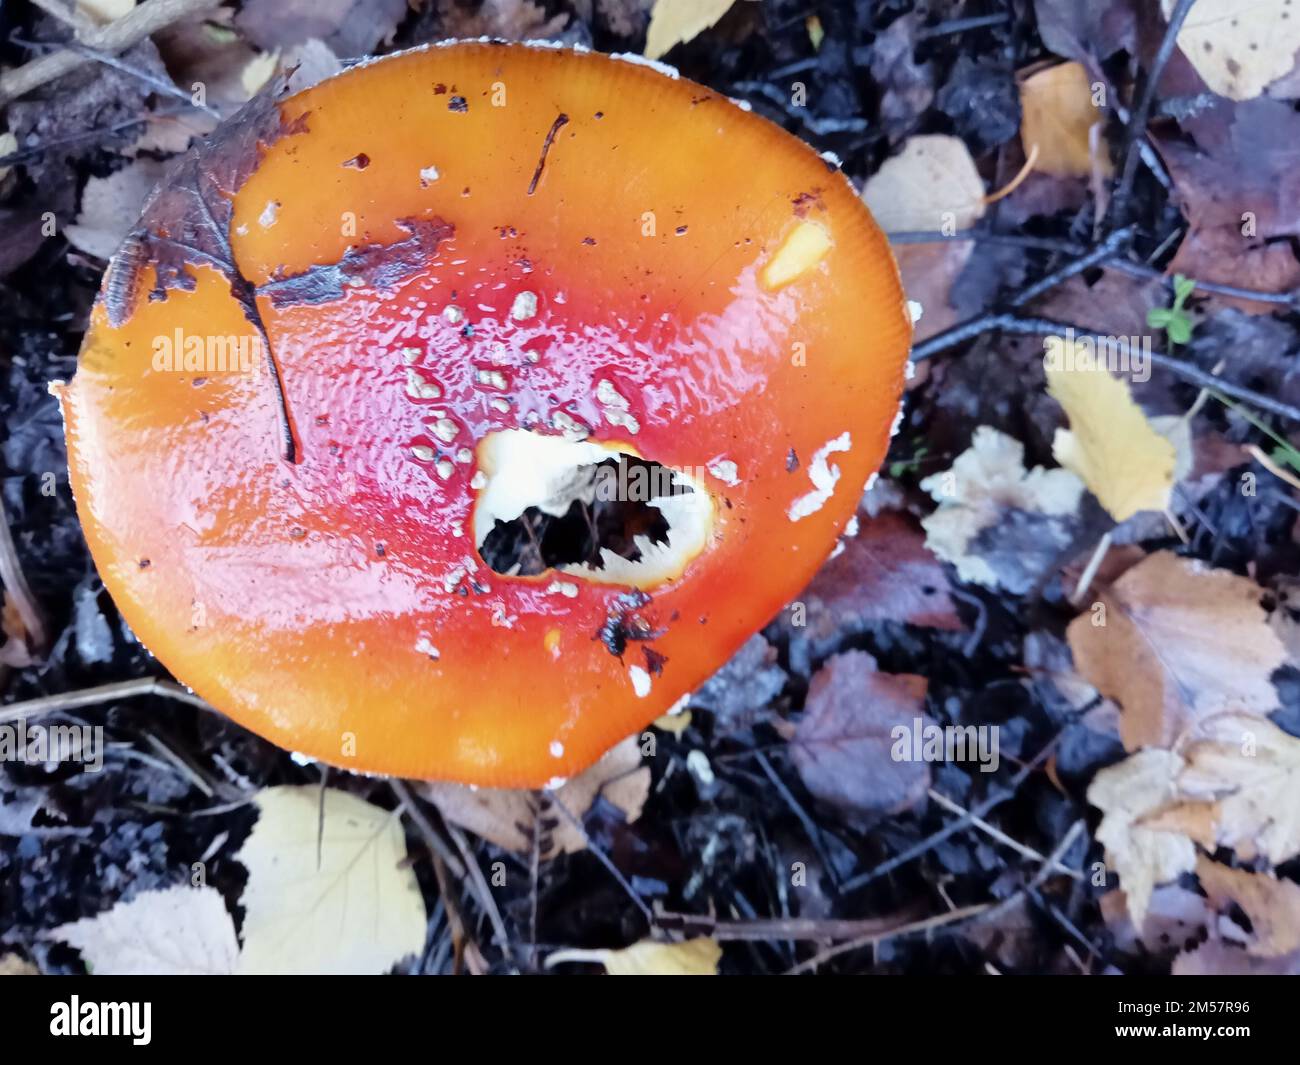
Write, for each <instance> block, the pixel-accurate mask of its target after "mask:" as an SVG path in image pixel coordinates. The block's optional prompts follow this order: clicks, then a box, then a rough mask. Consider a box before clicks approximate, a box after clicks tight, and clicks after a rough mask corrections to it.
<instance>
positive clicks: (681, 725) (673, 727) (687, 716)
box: [654, 710, 691, 736]
mask: <svg viewBox="0 0 1300 1065" xmlns="http://www.w3.org/2000/svg"><path fill="white" fill-rule="evenodd" d="M654 726H655V728H657V729H661V730H663V731H664V732H669V733H671V734H672V735H674V736H681V734H682V733H683V732H685V731H686V730H687V729H688V728H690V727H691V712H690V711H689V710H682V711H680V712H679V713H676V714H660V715H659V716H658V717H657V718H655V720H654Z"/></svg>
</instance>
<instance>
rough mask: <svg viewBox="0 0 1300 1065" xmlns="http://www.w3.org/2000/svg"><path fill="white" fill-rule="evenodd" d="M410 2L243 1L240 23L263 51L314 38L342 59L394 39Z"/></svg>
mask: <svg viewBox="0 0 1300 1065" xmlns="http://www.w3.org/2000/svg"><path fill="white" fill-rule="evenodd" d="M406 13H407V0H244V2H243V3H242V4H241V5H240V10H239V14H238V15H237V16H235V25H237V26H238V27H239V29H240V31H241V32H242V33H243V34H244V36H245V37H246V38H247V39H248V40H249V41H251V42H252V43H253V44H254V45H255V46H256V47H257V49H258V50H259V51H263V52H278V51H284V50H286V49H288V48H291V47H293V46H294V45H297V44H302V43H303V42H304V41H308V40H310V39H311V38H313V37H316V38H319V39H321V40H323V41H324V42H325V43H326V44H327V45H329V46H330V48H331V49H332V50H333V52H334V54H335V55H337V56H340V57H341V58H344V59H351V58H352V57H354V56H364V55H369V54H371V53H372V52H374V51H375V49H376V48H378V47H379V45H380V44H382V43H385V42H388V41H391V40H392V39H393V34H394V33H396V32H397V26H398V23H400V22H401V21H402V19H403V18H405V17H406Z"/></svg>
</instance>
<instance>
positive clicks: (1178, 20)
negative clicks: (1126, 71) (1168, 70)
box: [1108, 0, 1196, 226]
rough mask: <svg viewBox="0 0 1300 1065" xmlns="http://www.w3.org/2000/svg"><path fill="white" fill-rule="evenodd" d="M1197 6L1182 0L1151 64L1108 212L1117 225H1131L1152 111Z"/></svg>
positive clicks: (1172, 15) (1131, 122)
mask: <svg viewBox="0 0 1300 1065" xmlns="http://www.w3.org/2000/svg"><path fill="white" fill-rule="evenodd" d="M1194 3H1196V0H1178V5H1177V6H1176V7H1175V8H1174V10H1173V13H1172V14H1171V15H1170V16H1169V25H1168V26H1167V27H1166V28H1165V35H1164V38H1163V39H1162V40H1161V42H1160V48H1159V50H1158V51H1157V52H1156V55H1155V59H1154V60H1152V62H1151V69H1150V70H1149V71H1148V72H1147V82H1146V85H1145V86H1143V89H1142V96H1141V97H1140V98H1139V99H1138V105H1137V107H1136V108H1135V109H1134V111H1133V115H1132V119H1131V121H1130V122H1129V124H1128V145H1127V147H1126V149H1125V152H1124V168H1123V170H1122V171H1121V172H1120V177H1119V180H1118V182H1117V183H1116V185H1115V195H1114V196H1113V197H1112V198H1111V201H1110V211H1109V212H1108V214H1109V219H1110V221H1111V223H1112V224H1113V225H1116V226H1122V225H1124V223H1126V222H1127V221H1128V214H1129V207H1130V204H1131V201H1132V197H1133V181H1134V179H1135V178H1136V177H1137V167H1138V160H1139V159H1141V157H1142V152H1141V145H1142V142H1143V141H1144V140H1145V138H1146V135H1147V124H1148V123H1149V122H1150V121H1151V107H1152V105H1153V104H1154V103H1155V98H1156V86H1157V85H1159V83H1160V77H1161V75H1162V74H1164V72H1165V65H1166V64H1167V63H1168V62H1169V59H1170V57H1171V56H1172V55H1173V54H1174V47H1175V45H1177V43H1178V34H1179V32H1180V31H1181V30H1182V28H1183V23H1184V22H1185V21H1186V20H1187V14H1188V12H1189V11H1191V10H1192V5H1193V4H1194Z"/></svg>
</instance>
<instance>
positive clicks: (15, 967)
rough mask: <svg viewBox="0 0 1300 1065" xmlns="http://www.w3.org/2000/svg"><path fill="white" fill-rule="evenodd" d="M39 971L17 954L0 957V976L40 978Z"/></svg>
mask: <svg viewBox="0 0 1300 1065" xmlns="http://www.w3.org/2000/svg"><path fill="white" fill-rule="evenodd" d="M40 975H41V971H40V969H38V968H36V966H35V965H33V964H32V963H31V962H29V961H28V960H27V959H26V958H22V957H19V956H18V955H17V954H3V955H0V976H40Z"/></svg>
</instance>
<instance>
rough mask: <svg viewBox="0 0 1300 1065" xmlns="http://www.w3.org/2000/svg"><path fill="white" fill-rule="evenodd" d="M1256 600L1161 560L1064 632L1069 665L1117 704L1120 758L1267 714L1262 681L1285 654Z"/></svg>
mask: <svg viewBox="0 0 1300 1065" xmlns="http://www.w3.org/2000/svg"><path fill="white" fill-rule="evenodd" d="M1261 594H1262V589H1260V587H1259V586H1258V585H1257V584H1255V582H1254V581H1251V580H1248V579H1247V578H1245V577H1238V576H1237V575H1236V574H1234V573H1230V572H1229V571H1227V570H1222V569H1212V568H1210V567H1209V566H1206V565H1205V564H1204V563H1202V562H1197V561H1195V560H1192V559H1184V558H1179V557H1178V556H1177V555H1174V554H1172V553H1171V552H1168V551H1161V552H1158V553H1156V554H1153V555H1151V556H1150V557H1148V558H1147V559H1146V560H1145V561H1143V562H1141V563H1140V564H1138V565H1137V566H1134V567H1133V568H1132V569H1130V570H1128V571H1127V572H1126V573H1124V575H1123V576H1122V577H1120V578H1119V580H1117V581H1116V582H1115V583H1114V584H1113V585H1111V586H1110V588H1108V589H1106V590H1104V591H1102V592H1101V593H1100V595H1099V597H1098V600H1097V602H1098V603H1099V604H1100V605H1101V607H1102V609H1101V610H1098V609H1097V608H1096V607H1095V606H1094V608H1093V609H1091V610H1088V611H1086V612H1085V613H1083V614H1081V615H1080V616H1079V617H1077V618H1075V619H1074V621H1072V622H1071V623H1070V626H1069V628H1068V629H1067V631H1066V637H1067V639H1068V640H1069V643H1070V650H1071V651H1072V652H1073V653H1074V661H1075V665H1076V667H1077V668H1078V670H1079V673H1080V674H1082V675H1083V677H1084V678H1085V679H1087V680H1088V682H1089V683H1091V684H1092V685H1093V686H1094V687H1096V688H1097V690H1098V691H1100V692H1101V693H1102V694H1103V695H1105V696H1106V697H1107V698H1110V699H1114V700H1115V701H1116V702H1117V703H1119V704H1120V707H1121V709H1122V711H1123V713H1122V714H1121V715H1120V736H1121V738H1122V739H1123V741H1124V746H1125V747H1126V748H1127V749H1128V750H1130V751H1133V750H1137V749H1138V748H1139V747H1147V746H1154V747H1169V746H1172V745H1173V744H1174V742H1175V741H1176V740H1177V739H1178V738H1179V737H1180V736H1181V735H1183V734H1184V733H1185V732H1186V731H1187V730H1189V729H1190V728H1191V727H1192V726H1194V725H1196V724H1197V723H1198V722H1200V721H1202V720H1204V719H1206V718H1208V717H1211V716H1213V715H1215V714H1221V713H1223V712H1225V711H1229V710H1242V711H1246V712H1248V713H1251V714H1258V715H1263V714H1267V713H1269V712H1270V711H1272V710H1274V709H1276V707H1277V706H1278V697H1277V691H1276V689H1275V688H1274V686H1273V684H1272V683H1271V682H1270V680H1269V674H1271V673H1272V672H1273V670H1275V669H1276V668H1277V667H1278V666H1280V665H1282V664H1283V662H1284V661H1285V659H1286V649H1285V648H1284V647H1283V646H1282V642H1281V641H1280V640H1279V639H1278V638H1277V636H1276V635H1275V634H1274V633H1273V631H1272V630H1271V629H1270V628H1269V624H1268V618H1267V616H1266V614H1265V612H1264V609H1263V607H1262V606H1260V596H1261ZM1261 720H1262V718H1261Z"/></svg>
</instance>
